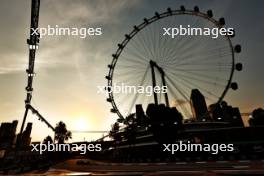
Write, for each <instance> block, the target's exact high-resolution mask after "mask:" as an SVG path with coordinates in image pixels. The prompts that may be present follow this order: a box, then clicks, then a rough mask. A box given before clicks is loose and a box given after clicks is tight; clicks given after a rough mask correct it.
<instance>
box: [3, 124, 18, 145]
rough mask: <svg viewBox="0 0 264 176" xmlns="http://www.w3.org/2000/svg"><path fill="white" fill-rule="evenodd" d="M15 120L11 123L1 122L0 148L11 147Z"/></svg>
mask: <svg viewBox="0 0 264 176" xmlns="http://www.w3.org/2000/svg"><path fill="white" fill-rule="evenodd" d="M17 123H18V121H17V120H14V121H13V122H12V123H2V124H1V127H0V148H1V149H7V148H11V147H13V145H14V144H15V139H16V127H17Z"/></svg>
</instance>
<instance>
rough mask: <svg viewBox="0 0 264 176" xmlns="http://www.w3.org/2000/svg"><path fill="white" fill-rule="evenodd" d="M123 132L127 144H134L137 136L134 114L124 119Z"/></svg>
mask: <svg viewBox="0 0 264 176" xmlns="http://www.w3.org/2000/svg"><path fill="white" fill-rule="evenodd" d="M125 125H126V127H125V130H124V133H123V134H124V138H125V139H126V140H127V141H128V142H129V144H132V143H134V141H135V139H136V134H137V123H136V119H135V114H134V113H133V114H130V115H128V116H127V117H126V119H125Z"/></svg>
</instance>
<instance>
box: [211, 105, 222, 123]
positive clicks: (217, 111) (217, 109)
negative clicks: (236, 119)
mask: <svg viewBox="0 0 264 176" xmlns="http://www.w3.org/2000/svg"><path fill="white" fill-rule="evenodd" d="M209 113H210V116H211V117H212V119H213V120H214V121H224V115H223V110H222V108H221V106H220V104H219V103H217V104H211V105H210V106H209Z"/></svg>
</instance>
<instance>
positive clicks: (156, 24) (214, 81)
mask: <svg viewBox="0 0 264 176" xmlns="http://www.w3.org/2000/svg"><path fill="white" fill-rule="evenodd" d="M180 25H181V26H188V27H189V26H191V27H194V28H209V29H212V28H218V29H221V28H223V27H224V26H225V19H224V18H220V19H219V20H216V19H214V18H213V12H212V11H211V10H208V11H207V12H206V13H203V12H200V10H199V8H198V7H197V6H195V7H194V9H193V10H187V9H185V7H184V6H181V7H180V9H178V10H172V9H170V8H168V9H167V11H165V12H163V13H158V12H156V13H155V15H154V16H153V17H151V18H144V20H143V22H142V23H141V24H139V25H135V26H134V27H133V30H132V31H131V32H130V33H128V34H126V35H125V39H124V40H123V41H122V42H121V43H119V44H118V48H117V51H116V52H115V53H114V54H113V55H112V57H113V58H112V62H111V64H109V65H108V68H109V72H108V75H107V76H106V79H107V91H108V96H109V97H108V98H107V101H108V102H110V103H111V105H112V109H111V112H113V113H116V114H117V115H118V116H119V121H120V122H122V120H123V119H124V118H125V117H126V116H127V115H129V114H131V113H133V112H135V109H134V107H135V105H136V104H142V106H143V108H146V107H147V106H148V104H150V103H164V104H166V105H167V106H175V107H176V108H177V109H178V110H179V111H180V112H181V113H182V114H183V116H184V117H185V118H188V117H191V116H192V114H191V107H190V95H191V91H192V90H193V89H199V91H200V92H201V93H202V94H203V95H204V97H205V99H206V102H207V104H215V103H220V102H221V101H222V100H223V98H224V96H225V95H226V93H227V92H228V90H229V88H232V89H233V90H236V89H237V88H238V85H237V83H235V82H232V78H233V74H234V71H235V70H237V71H241V70H242V64H241V63H236V61H235V55H236V53H239V52H241V46H240V45H235V46H234V45H233V44H232V42H231V38H233V37H234V36H235V35H232V36H230V35H227V34H226V35H219V36H218V37H217V38H212V37H211V36H204V35H185V36H182V35H177V36H175V37H173V38H172V37H171V36H169V35H164V28H166V29H168V28H173V27H178V26H180ZM120 85H122V86H131V87H133V86H138V87H148V86H156V85H157V86H160V87H162V86H166V87H167V91H166V92H165V93H158V94H157V93H154V92H153V94H151V96H150V95H149V94H148V93H149V92H146V91H145V92H143V93H142V92H140V93H139V92H136V93H135V92H132V93H131V92H130V93H127V92H115V91H113V86H120Z"/></svg>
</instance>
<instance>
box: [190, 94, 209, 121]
mask: <svg viewBox="0 0 264 176" xmlns="http://www.w3.org/2000/svg"><path fill="white" fill-rule="evenodd" d="M190 102H191V109H192V113H193V116H194V117H195V118H196V119H197V120H198V121H206V120H209V119H210V117H209V112H208V110H207V105H206V102H205V98H204V96H203V94H202V93H201V92H200V91H199V90H198V89H193V90H192V92H191V101H190Z"/></svg>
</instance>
